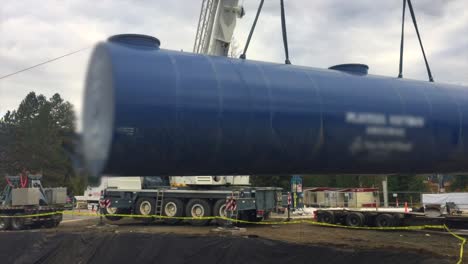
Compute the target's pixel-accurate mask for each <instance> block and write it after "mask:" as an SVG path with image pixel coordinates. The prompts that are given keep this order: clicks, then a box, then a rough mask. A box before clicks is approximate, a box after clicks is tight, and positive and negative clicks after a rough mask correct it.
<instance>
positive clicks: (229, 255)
mask: <svg viewBox="0 0 468 264" xmlns="http://www.w3.org/2000/svg"><path fill="white" fill-rule="evenodd" d="M0 245H1V247H0V260H1V262H2V263H60V264H62V263H113V264H117V263H127V264H128V263H171V264H177V263H204V264H207V263H281V264H284V263H392V264H393V263H450V262H447V260H446V259H440V258H434V256H427V255H421V254H417V253H416V252H415V253H408V252H400V251H394V250H352V249H339V248H335V247H326V246H310V245H299V244H292V243H285V242H279V241H274V240H268V239H262V238H256V237H239V236H228V237H222V236H186V235H175V234H145V233H114V232H81V233H63V232H41V231H37V232H3V233H0Z"/></svg>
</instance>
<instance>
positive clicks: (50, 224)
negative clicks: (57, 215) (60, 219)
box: [44, 219, 58, 228]
mask: <svg viewBox="0 0 468 264" xmlns="http://www.w3.org/2000/svg"><path fill="white" fill-rule="evenodd" d="M57 226H58V223H57V221H55V220H54V219H49V220H47V221H45V222H44V227H45V228H54V227H57Z"/></svg>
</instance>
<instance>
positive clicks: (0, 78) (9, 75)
mask: <svg viewBox="0 0 468 264" xmlns="http://www.w3.org/2000/svg"><path fill="white" fill-rule="evenodd" d="M89 48H90V47H86V48H83V49H79V50H75V51H73V52H70V53H67V54H64V55H62V56H59V57H56V58H53V59H50V60H47V61H44V62H41V63H39V64H36V65H33V66H31V67H28V68H25V69H22V70H19V71H17V72H13V73H10V74H7V75H4V76H1V77H0V80H2V79H6V78H8V77H11V76H13V75H16V74H18V73H22V72H25V71H29V70H31V69H34V68H36V67H39V66H42V65H44V64H47V63H50V62H53V61H56V60H59V59H62V58H64V57H67V56H70V55H73V54H75V53H78V52H81V51H83V50H87V49H89Z"/></svg>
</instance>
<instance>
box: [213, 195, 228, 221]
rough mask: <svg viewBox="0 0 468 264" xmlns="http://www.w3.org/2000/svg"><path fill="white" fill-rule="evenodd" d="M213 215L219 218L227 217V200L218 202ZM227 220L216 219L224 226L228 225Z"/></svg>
mask: <svg viewBox="0 0 468 264" xmlns="http://www.w3.org/2000/svg"><path fill="white" fill-rule="evenodd" d="M213 215H214V216H219V217H227V211H226V200H225V199H220V200H217V201H216V202H215V204H214V206H213ZM226 222H227V221H226V220H223V219H216V223H217V224H218V225H224V224H226Z"/></svg>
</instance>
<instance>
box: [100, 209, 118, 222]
mask: <svg viewBox="0 0 468 264" xmlns="http://www.w3.org/2000/svg"><path fill="white" fill-rule="evenodd" d="M102 212H103V214H104V217H105V218H106V219H107V220H109V221H119V220H120V219H122V216H113V214H121V213H122V210H120V209H119V208H115V207H106V208H103V209H102Z"/></svg>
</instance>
